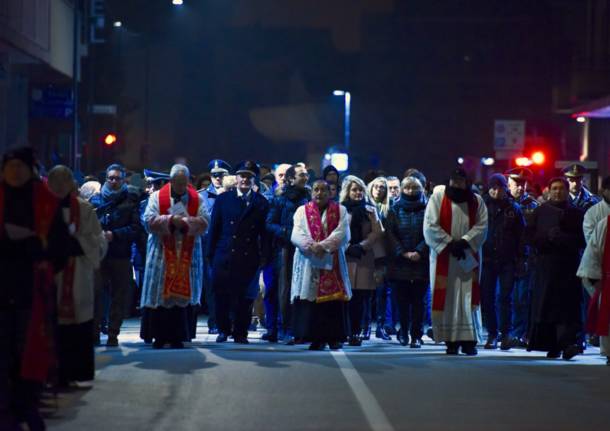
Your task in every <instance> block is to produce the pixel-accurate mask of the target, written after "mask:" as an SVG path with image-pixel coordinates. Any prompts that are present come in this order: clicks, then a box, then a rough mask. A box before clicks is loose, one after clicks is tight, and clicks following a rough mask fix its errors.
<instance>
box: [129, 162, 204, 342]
mask: <svg viewBox="0 0 610 431" xmlns="http://www.w3.org/2000/svg"><path fill="white" fill-rule="evenodd" d="M189 178H190V172H189V170H188V168H187V167H186V166H184V165H179V164H177V165H174V166H173V167H172V169H171V171H170V182H169V183H168V184H166V185H165V186H163V187H162V188H161V190H159V191H156V192H154V193H153V194H152V195H151V196H150V198H149V200H148V205H147V207H146V210H145V211H144V217H143V220H144V224H145V228H146V230H147V231H148V233H149V235H148V243H147V252H146V269H145V272H144V285H143V288H142V300H141V306H142V307H146V308H149V309H152V311H151V327H152V328H151V329H152V334H151V335H152V338H153V339H154V342H153V348H155V349H161V348H163V347H164V346H165V345H166V344H170V347H171V348H174V349H180V348H183V347H184V344H183V341H186V340H188V339H189V338H190V337H189V330H188V318H187V312H186V307H187V306H189V305H198V304H199V301H200V297H201V286H202V278H203V254H202V251H201V238H202V235H203V234H204V233H205V231H206V229H207V226H208V223H209V215H208V213H207V210H206V207H205V203H204V200H203V199H201V198H200V197H199V194H198V193H197V191H196V190H195V189H194V188H193V186H192V185H191V184H190V183H189Z"/></svg>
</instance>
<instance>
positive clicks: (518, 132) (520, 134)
mask: <svg viewBox="0 0 610 431" xmlns="http://www.w3.org/2000/svg"><path fill="white" fill-rule="evenodd" d="M524 147H525V121H523V120H495V122H494V150H495V151H496V158H497V159H504V158H510V157H512V156H516V155H519V154H518V153H519V152H520V151H523V148H524Z"/></svg>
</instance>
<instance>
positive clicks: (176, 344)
mask: <svg viewBox="0 0 610 431" xmlns="http://www.w3.org/2000/svg"><path fill="white" fill-rule="evenodd" d="M169 346H170V348H171V349H184V343H183V342H182V341H174V342H173V343H171V344H170V345H169Z"/></svg>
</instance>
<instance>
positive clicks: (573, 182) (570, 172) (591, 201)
mask: <svg viewBox="0 0 610 431" xmlns="http://www.w3.org/2000/svg"><path fill="white" fill-rule="evenodd" d="M562 172H563V176H564V177H565V178H566V179H567V180H568V183H569V185H570V201H571V202H572V205H574V206H575V207H577V208H580V209H582V210H583V212H586V211H587V210H588V209H589V208H591V207H592V206H593V205H595V204H597V203H599V202H600V200H601V199H600V198H599V197H598V196H595V195H594V194H592V193H591V192H590V191H589V190H588V189H587V187H585V185H584V184H583V177H584V175H585V173H586V172H587V169H586V168H585V167H584V166H583V165H580V164H578V163H574V164H572V165H569V166H566V167H565V168H563V171H562ZM589 300H590V296H589V292H587V290H584V291H583V304H582V315H583V320H586V313H587V305H588V304H589ZM585 338H586V336H585V333H584V332H583V331H581V332H579V334H578V344H579V345H580V346H583V350H584V346H585ZM590 342H592V344H593V345H595V344H597V340H595V337H592V339H590Z"/></svg>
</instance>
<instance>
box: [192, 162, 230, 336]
mask: <svg viewBox="0 0 610 431" xmlns="http://www.w3.org/2000/svg"><path fill="white" fill-rule="evenodd" d="M208 171H209V172H210V175H211V176H212V183H211V184H210V185H209V186H208V187H207V188H206V189H202V190H199V191H198V192H199V196H201V199H203V201H204V202H205V204H206V207H207V209H208V212H209V213H210V214H212V209H213V208H214V203H215V202H216V198H217V197H218V195H219V194H220V193H222V192H223V190H222V179H223V178H224V177H225V175H229V173H230V172H231V165H229V164H228V163H227V162H225V161H224V160H220V159H214V160H212V161H211V162H210V163H208ZM206 235H207V234H206ZM202 244H203V247H204V250H203V255H204V256H205V255H206V251H205V246H206V244H207V240H206V237H204V238H203V241H202ZM203 294H204V296H205V298H204V299H205V303H206V304H207V306H208V334H218V327H217V326H216V306H215V300H214V289H212V282H211V280H210V267H209V266H208V265H207V262H204V264H203ZM202 303H203V301H202Z"/></svg>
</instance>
